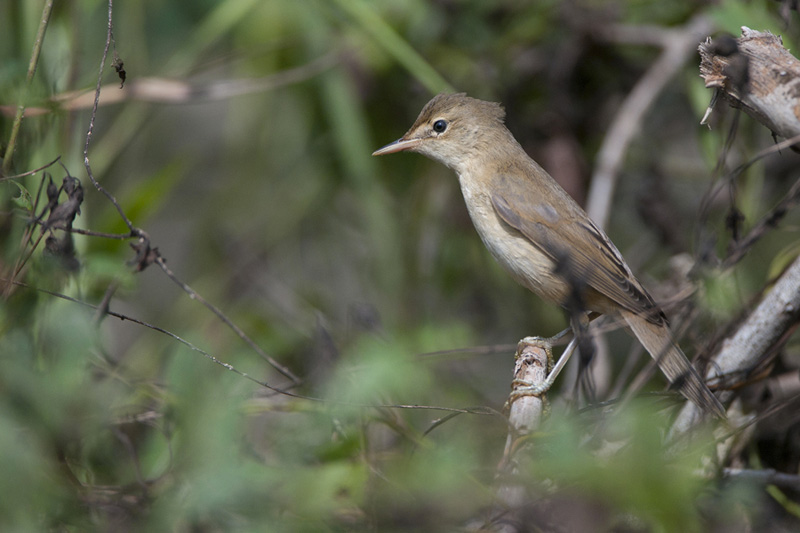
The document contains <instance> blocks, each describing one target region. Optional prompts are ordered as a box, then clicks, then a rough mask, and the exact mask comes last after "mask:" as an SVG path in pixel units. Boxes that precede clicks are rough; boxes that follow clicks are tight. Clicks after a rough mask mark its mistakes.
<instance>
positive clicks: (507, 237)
mask: <svg viewBox="0 0 800 533" xmlns="http://www.w3.org/2000/svg"><path fill="white" fill-rule="evenodd" d="M458 178H459V183H460V185H461V192H462V194H463V195H464V202H465V203H466V205H467V211H468V212H469V216H470V218H471V219H472V224H473V225H474V226H475V229H476V230H477V231H478V235H479V236H480V238H481V240H482V241H483V244H484V246H486V248H488V250H489V252H490V253H491V254H492V256H494V258H495V259H496V260H497V262H498V263H500V265H501V266H502V267H503V268H504V269H505V270H506V271H507V272H508V273H509V274H511V276H512V277H513V278H514V279H515V280H516V281H517V282H518V283H519V284H521V285H523V286H524V287H527V288H528V289H530V290H531V291H533V292H534V293H536V294H538V295H539V296H540V297H542V298H543V299H545V300H548V301H551V302H554V303H557V304H562V303H563V302H564V301H565V300H566V298H567V296H568V294H569V288H568V287H567V285H566V283H565V282H564V281H563V280H562V279H561V278H559V277H558V276H557V275H556V274H554V273H553V268H554V267H555V265H554V263H553V261H551V260H550V258H549V257H547V256H546V255H545V254H543V253H542V252H541V251H540V250H539V248H537V247H536V246H534V244H533V243H531V242H530V240H528V239H527V238H526V237H525V236H524V235H522V234H521V233H520V232H519V231H517V230H516V229H514V228H512V227H511V226H509V225H508V224H506V223H505V222H503V220H502V219H501V218H500V217H499V216H498V214H497V212H496V211H495V209H494V207H493V206H492V199H491V189H490V188H489V187H488V186H484V185H483V184H481V183H480V182H478V181H477V180H475V179H473V176H472V175H470V173H466V172H465V173H459V174H458Z"/></svg>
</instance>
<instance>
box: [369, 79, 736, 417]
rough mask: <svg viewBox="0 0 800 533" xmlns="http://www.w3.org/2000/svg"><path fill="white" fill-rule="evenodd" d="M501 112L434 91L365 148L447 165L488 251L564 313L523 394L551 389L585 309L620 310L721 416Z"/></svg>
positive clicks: (664, 363) (613, 256)
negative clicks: (548, 355)
mask: <svg viewBox="0 0 800 533" xmlns="http://www.w3.org/2000/svg"><path fill="white" fill-rule="evenodd" d="M504 117H505V111H504V110H503V108H502V107H501V106H500V105H499V104H497V103H493V102H485V101H482V100H477V99H475V98H470V97H468V96H466V95H465V94H440V95H438V96H436V97H434V98H433V99H432V100H431V101H430V102H428V104H427V105H426V106H425V107H424V108H423V109H422V112H421V113H420V115H419V117H418V118H417V120H416V122H414V125H413V126H411V129H409V130H408V132H407V133H406V134H405V135H403V136H402V137H401V138H400V139H398V140H397V141H395V142H393V143H390V144H388V145H386V146H384V147H383V148H380V149H379V150H376V151H375V152H374V153H373V154H372V155H383V154H391V153H395V152H401V151H411V152H417V153H420V154H423V155H425V156H427V157H429V158H431V159H434V160H436V161H439V162H440V163H443V164H444V165H446V166H448V167H449V168H451V169H453V170H454V171H455V172H456V174H458V180H459V183H460V184H461V192H462V193H463V195H464V201H465V202H466V204H467V210H468V211H469V214H470V217H471V218H472V223H473V224H474V225H475V229H476V230H477V231H478V234H479V235H480V237H481V240H482V241H483V243H484V245H486V247H487V248H488V249H489V251H490V252H491V253H492V255H493V256H494V258H495V259H496V260H497V261H498V262H499V263H500V264H501V265H502V266H503V268H505V270H506V271H508V273H509V274H511V276H512V277H513V278H514V279H515V280H516V281H517V282H518V283H520V284H521V285H523V286H525V287H527V288H528V289H530V290H531V291H533V292H534V293H536V294H538V295H539V296H540V297H542V298H543V299H545V300H547V301H549V302H553V303H556V304H559V305H561V306H564V307H566V308H567V309H568V310H569V311H570V312H571V315H572V320H571V322H572V328H573V331H574V333H575V336H574V337H573V339H572V341H571V342H570V344H569V345H568V346H567V348H566V350H565V351H564V354H563V355H562V356H561V358H560V359H559V361H558V363H557V364H556V365H555V367H554V369H553V370H552V371H551V373H550V375H549V376H548V378H547V380H546V382H545V384H544V385H542V386H529V387H527V389H522V392H523V393H527V394H533V395H539V394H541V393H543V392H545V391H546V390H547V389H548V388H549V387H550V386H552V384H553V381H554V380H555V378H556V376H557V375H558V372H560V370H561V369H562V368H563V366H564V364H565V363H566V361H567V359H568V358H569V356H570V355H571V353H572V352H573V351H574V348H575V346H576V343H577V340H578V338H579V336H580V335H579V333H580V330H581V329H582V328H583V327H584V326H585V324H586V323H587V321H588V315H589V313H600V314H613V315H618V316H620V317H622V319H623V320H624V321H625V323H626V324H627V325H628V327H629V328H630V329H631V330H632V331H633V333H634V335H636V337H637V338H638V339H639V341H640V342H641V343H642V345H643V346H644V347H645V348H646V349H647V351H648V352H649V353H650V355H651V356H652V357H653V358H654V359H655V361H656V362H657V363H658V366H659V368H661V370H662V372H664V374H665V375H666V376H667V378H668V379H669V380H670V382H671V383H672V386H673V387H675V388H677V389H678V390H679V391H680V392H681V393H682V394H683V395H684V396H686V397H687V398H688V399H689V400H691V401H693V402H694V403H696V404H697V405H698V406H700V407H701V408H703V409H704V410H705V411H708V412H710V413H713V414H714V415H716V416H718V417H724V416H725V411H724V409H723V408H722V405H721V404H720V403H719V401H718V400H717V398H716V397H715V396H714V394H713V393H712V392H711V391H710V390H709V389H708V387H707V386H706V384H705V382H704V381H703V380H702V379H701V377H700V375H699V374H698V373H697V370H696V369H695V368H694V367H693V366H692V364H691V363H690V362H689V361H688V359H687V358H686V356H685V355H684V354H683V352H682V351H681V349H680V348H679V347H678V345H677V344H676V343H675V341H674V340H673V338H672V334H671V332H670V328H669V325H668V323H667V319H666V317H665V316H664V314H663V312H662V311H661V309H660V308H659V307H658V306H657V305H656V304H655V302H654V301H653V299H652V298H651V297H650V295H649V294H648V293H647V291H646V290H645V289H644V287H642V285H641V283H639V281H638V280H637V279H636V278H635V277H634V275H633V273H632V272H631V270H630V268H629V267H628V265H627V264H626V263H625V260H624V259H623V258H622V255H620V253H619V251H618V250H617V248H616V247H615V246H614V244H613V243H612V242H611V241H610V240H609V238H608V237H607V236H606V234H605V233H604V232H603V230H601V229H600V228H598V227H597V226H596V225H595V224H594V223H593V222H592V221H591V220H590V219H589V217H588V215H587V214H586V213H585V212H584V210H583V209H581V207H580V206H578V204H577V203H575V201H574V200H573V199H572V198H571V197H570V196H569V195H568V194H567V193H566V191H564V189H562V188H561V186H559V185H558V184H557V183H556V182H555V180H553V178H552V177H550V175H549V174H548V173H547V172H546V171H545V170H544V169H543V168H542V167H540V166H539V165H538V164H537V163H536V162H535V161H534V160H533V159H531V158H530V157H529V156H528V154H526V153H525V151H524V150H523V148H522V146H520V145H519V143H518V142H517V140H516V139H515V138H514V136H513V135H512V134H511V132H510V131H509V130H508V128H506V126H505V124H504V123H503V120H504ZM526 340H528V339H523V341H522V342H525V341H526ZM518 392H520V391H519V389H518Z"/></svg>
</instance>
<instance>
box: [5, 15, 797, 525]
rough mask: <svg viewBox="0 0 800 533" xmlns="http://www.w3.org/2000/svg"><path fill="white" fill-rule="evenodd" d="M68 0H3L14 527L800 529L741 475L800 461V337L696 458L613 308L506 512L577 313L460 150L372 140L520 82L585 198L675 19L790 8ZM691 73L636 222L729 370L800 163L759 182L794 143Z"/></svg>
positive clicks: (555, 164)
mask: <svg viewBox="0 0 800 533" xmlns="http://www.w3.org/2000/svg"><path fill="white" fill-rule="evenodd" d="M52 4H53V3H52V2H49V3H48V1H47V0H40V1H31V0H26V1H22V0H10V1H9V2H5V3H2V4H0V57H2V58H3V59H2V62H0V155H2V157H3V161H2V175H0V205H2V207H0V210H1V213H2V218H1V219H0V253H1V254H2V255H0V271H1V272H2V278H3V282H2V284H0V286H2V288H3V291H4V292H3V299H2V303H1V304H0V391H2V394H0V450H2V453H0V529H2V530H3V531H44V530H54V531H87V530H100V531H138V530H141V531H405V530H408V531H440V530H442V531H444V530H448V531H452V530H458V529H470V528H471V529H478V528H481V527H484V528H486V529H487V530H492V528H499V527H500V525H501V523H503V522H504V521H506V522H509V523H506V524H505V525H506V527H511V523H513V524H515V526H514V527H516V528H517V529H516V530H520V531H521V530H526V531H534V530H559V529H566V530H576V531H589V530H594V531H603V530H615V531H616V530H619V531H622V530H625V531H710V530H717V529H719V530H722V529H724V530H734V531H735V530H737V529H742V530H756V531H758V530H773V531H778V530H787V531H788V530H794V529H796V528H797V527H798V518H799V517H800V506H799V505H800V501H798V488H799V487H800V485H799V484H795V485H794V486H793V485H792V482H793V478H791V479H790V480H789V481H788V482H787V483H783V484H781V483H775V482H774V480H772V479H771V478H770V479H769V480H766V481H765V479H764V478H760V479H755V480H754V479H753V478H755V477H757V476H751V477H747V478H746V479H745V478H743V477H737V476H735V475H733V474H732V470H727V471H723V470H722V468H723V467H729V468H735V469H740V468H741V469H747V470H748V471H749V472H769V469H775V470H777V471H778V472H781V473H785V474H795V473H797V471H798V467H799V464H798V463H799V462H800V456H798V453H797V450H798V449H800V442H798V435H799V434H800V433H798V427H800V426H799V425H798V419H797V416H796V414H795V413H796V412H797V409H791V406H793V405H794V406H796V405H797V392H796V389H791V388H790V389H789V390H792V391H794V393H793V394H794V396H792V395H791V394H790V396H789V398H788V399H782V400H781V402H780V403H779V402H776V401H774V396H775V392H774V391H775V390H776V389H775V387H776V386H778V384H780V383H786V382H789V383H790V385H791V386H794V382H793V381H791V379H790V378H791V376H796V375H797V368H798V363H800V353H799V351H798V344H797V341H796V340H795V339H794V338H792V337H789V336H787V338H786V339H785V341H786V343H785V345H784V346H782V347H779V349H778V350H777V352H776V354H775V355H776V359H775V362H774V364H773V365H771V366H770V368H769V370H770V372H765V373H763V375H761V376H760V379H758V380H754V381H753V382H751V383H748V384H747V385H746V386H742V387H741V388H739V389H737V398H738V401H740V402H742V403H741V410H742V412H743V413H744V415H747V416H752V417H753V423H752V424H749V425H746V426H744V427H743V428H741V429H737V430H735V431H733V434H734V437H735V438H734V444H733V445H732V446H731V447H728V448H726V452H725V457H724V458H723V459H722V461H721V462H716V461H715V460H710V461H709V457H710V456H712V455H713V449H714V445H715V444H716V443H717V440H716V439H720V440H721V439H722V438H723V437H727V436H728V435H727V434H723V433H718V434H712V433H711V432H710V431H705V430H702V431H701V432H700V433H698V435H697V436H696V437H695V439H694V440H693V441H692V443H691V445H689V446H687V447H686V448H684V449H682V450H680V451H675V450H671V451H670V450H668V448H667V447H665V444H664V435H665V433H666V431H667V430H668V428H669V425H670V420H671V418H672V417H673V416H674V414H675V411H676V407H677V405H678V404H679V403H680V401H681V400H680V398H678V397H677V396H675V395H674V394H671V393H670V394H664V393H663V390H664V382H663V379H662V378H661V377H660V376H655V377H653V378H652V379H649V380H647V381H646V386H645V388H644V390H640V391H638V392H637V393H636V400H635V401H633V402H630V403H625V404H623V405H621V406H620V405H619V404H618V403H617V400H618V399H620V398H621V397H623V396H624V395H625V392H626V391H630V390H632V389H630V385H631V383H633V382H634V381H635V379H634V378H635V377H636V376H637V374H640V373H646V372H647V363H648V359H649V358H647V357H646V355H642V354H641V353H640V352H641V350H639V349H638V348H637V345H636V344H635V343H632V340H631V338H630V337H629V336H628V335H626V334H625V333H624V332H621V331H613V332H610V333H609V334H608V335H606V336H605V337H604V339H605V341H604V345H605V347H606V348H605V349H603V348H602V346H603V344H601V347H600V348H599V349H598V353H599V354H600V355H602V354H603V353H607V357H598V359H599V360H598V361H597V362H596V365H595V368H598V369H599V370H598V371H595V372H594V373H593V379H594V383H593V384H594V387H593V394H577V393H574V394H573V392H574V391H573V385H574V383H575V381H576V380H575V377H574V375H573V376H571V377H570V376H569V375H567V376H562V378H560V379H559V382H558V383H557V385H556V387H555V389H554V390H553V391H552V392H551V393H550V400H551V402H552V410H551V413H550V416H549V418H548V420H547V422H546V423H545V425H544V426H543V427H541V428H539V431H537V432H536V433H534V434H533V435H532V436H531V437H530V438H529V439H527V442H528V444H529V446H528V448H526V449H525V450H524V452H525V453H521V454H519V456H518V457H517V460H518V463H519V477H518V479H517V481H516V482H517V483H519V484H520V485H521V486H522V487H524V489H525V490H524V492H525V498H526V499H525V500H524V503H525V504H524V505H523V506H522V509H523V511H522V512H521V513H519V512H518V513H516V514H513V515H511V514H504V513H503V506H504V504H505V503H507V502H504V501H503V499H502V497H500V496H498V486H499V485H500V484H501V483H502V482H501V481H500V480H498V479H497V477H496V473H497V465H498V463H499V462H500V461H501V460H502V459H503V447H504V444H505V439H506V434H507V431H508V428H507V424H506V419H505V417H504V416H503V414H502V411H503V404H504V402H505V400H506V398H507V395H508V392H509V384H510V381H511V376H512V372H513V357H512V356H513V353H514V349H515V346H516V342H517V340H518V339H519V338H521V337H523V336H526V335H533V334H536V335H552V334H555V333H556V332H558V331H559V330H560V329H562V328H564V327H565V326H566V321H565V317H564V315H563V312H562V311H560V310H558V309H555V308H553V307H552V306H549V305H547V304H544V303H542V302H540V301H538V300H537V299H536V298H535V297H533V296H532V295H531V294H529V293H528V292H527V291H525V290H524V289H522V288H520V287H519V286H518V285H516V284H515V283H514V282H513V280H511V279H510V278H509V277H508V276H507V275H506V274H505V273H503V272H502V271H501V270H500V267H499V266H497V265H496V264H495V263H494V262H493V260H492V259H491V257H490V256H489V254H488V253H487V252H486V251H485V249H484V248H483V245H482V244H481V242H480V240H479V239H478V238H477V236H476V235H475V232H474V230H473V228H472V226H471V223H470V221H469V217H468V215H467V213H466V210H465V208H464V205H463V200H462V199H461V196H460V192H459V190H458V185H457V182H456V179H455V177H454V175H453V174H452V172H451V171H449V170H448V169H446V168H444V167H441V166H440V165H437V164H435V163H432V162H430V161H428V160H427V159H425V158H423V157H420V156H413V155H396V156H392V157H391V158H385V159H384V158H381V159H377V158H372V157H370V154H371V152H372V151H373V150H375V149H376V148H378V147H380V146H382V145H383V144H386V143H388V142H390V141H392V140H394V139H396V138H398V137H399V136H400V135H402V133H403V132H405V130H406V129H407V128H408V127H409V126H410V125H411V123H412V122H413V120H414V118H415V117H416V115H417V113H418V112H419V110H420V109H421V107H422V105H424V103H425V102H427V101H428V99H429V98H430V97H431V96H432V95H433V94H435V93H437V92H440V91H450V90H458V91H465V92H467V93H469V94H470V95H473V96H476V97H479V98H483V99H487V100H493V101H500V102H503V104H504V105H505V107H506V109H507V111H508V120H507V122H508V124H509V127H510V129H511V130H512V131H513V132H514V133H515V135H516V136H517V138H518V139H519V140H520V142H521V143H522V144H523V146H525V147H526V149H527V150H528V151H529V153H531V155H533V156H534V158H536V159H537V160H538V161H540V162H541V163H542V164H543V166H545V167H546V168H547V169H548V170H549V171H550V172H551V174H553V175H554V177H556V178H557V179H558V180H559V181H560V182H561V183H562V184H563V185H564V187H565V188H567V190H568V191H569V192H570V193H571V194H573V195H574V196H575V197H576V198H577V199H578V200H579V201H580V202H582V203H583V202H585V200H586V194H587V190H588V188H589V187H590V186H591V181H590V175H591V169H592V168H594V167H595V166H596V163H595V161H596V157H597V153H598V150H599V149H600V147H601V146H602V144H603V143H604V141H605V135H606V133H607V132H608V130H609V127H610V125H611V124H612V122H613V121H614V119H615V117H617V116H618V113H619V110H620V107H621V105H622V104H623V103H624V101H625V100H626V98H627V97H628V95H629V94H630V93H631V91H632V90H633V88H634V87H635V86H636V85H637V83H639V82H640V80H641V79H642V77H643V76H644V75H645V73H646V72H648V69H649V68H650V67H651V66H652V65H653V64H654V61H656V59H657V58H658V57H659V54H660V48H659V46H658V42H659V41H658V39H660V38H664V36H665V35H667V34H665V33H663V32H664V31H665V30H675V31H676V32H679V31H680V30H681V29H685V28H686V26H687V25H688V24H689V23H690V22H691V21H696V20H700V19H702V20H703V21H706V23H707V24H708V28H709V30H710V31H709V34H712V35H717V34H719V33H720V32H728V33H731V34H733V35H735V36H738V35H739V33H740V30H739V28H740V27H741V26H743V25H746V26H749V27H752V28H755V29H759V30H771V31H772V32H773V33H776V34H781V35H782V37H783V40H784V44H785V45H786V48H788V49H789V50H791V51H792V52H794V53H796V51H797V50H798V47H797V44H796V43H798V37H800V35H799V34H798V32H797V27H798V13H797V12H794V11H787V10H786V9H784V8H786V7H787V6H788V5H789V4H790V2H775V1H767V0H753V1H745V0H726V1H723V2H696V1H688V0H679V1H673V2H663V1H633V0H630V1H625V0H618V1H608V2H596V1H590V0H572V1H568V2H558V1H539V2H532V1H531V2H519V1H511V0H495V1H491V2H484V1H478V0H475V1H463V2H455V1H446V0H439V1H429V2H424V1H421V0H393V1H383V0H381V1H375V2H368V1H366V0H332V1H325V0H305V1H300V2H298V1H296V0H270V1H267V2H262V1H257V0H219V1H210V0H203V1H198V0H172V1H170V2H117V3H115V4H114V5H113V10H112V9H110V3H104V2H99V1H84V2H56V3H55V4H54V5H52ZM48 5H51V7H52V11H50V10H49V9H48ZM43 11H44V16H43ZM110 15H111V16H112V17H113V18H112V20H113V36H112V37H111V38H110V39H109V34H108V30H109V16H110ZM37 35H39V37H38V38H37ZM669 35H671V34H669ZM36 43H38V45H39V46H40V52H37V48H38V47H37V46H35V44H36ZM698 44H699V40H698ZM107 45H108V51H107V54H104V48H105V47H106V46H107ZM692 48H694V47H692ZM32 50H33V52H32ZM101 61H104V62H103V63H101ZM101 65H103V67H102V71H100V70H99V69H100V68H101ZM34 68H35V72H34V71H33V69H34ZM98 72H101V76H102V90H101V92H100V100H99V106H98V107H97V109H96V114H95V110H94V109H93V105H94V100H95V92H94V89H95V86H96V85H97V83H98ZM677 72H678V73H677V74H676V75H674V76H671V77H670V78H669V80H668V83H667V84H666V85H665V87H664V88H663V90H660V91H659V92H658V94H656V95H655V100H654V103H653V105H652V107H651V108H650V110H649V111H648V112H647V114H646V115H645V119H644V121H643V124H642V127H641V129H640V131H639V134H638V135H637V136H636V137H634V138H633V140H632V142H631V144H630V145H629V146H628V148H627V150H626V152H625V154H626V155H625V158H624V160H623V165H622V167H621V169H620V171H619V182H618V184H617V189H616V193H615V195H614V197H613V203H612V206H613V207H612V210H611V213H610V218H609V223H608V227H607V229H608V233H609V235H610V236H611V237H612V239H613V240H614V241H615V243H616V244H617V246H618V247H619V248H620V250H621V251H622V253H623V255H625V256H626V258H627V259H628V260H629V262H630V264H631V266H632V267H633V269H634V270H635V271H636V272H637V274H638V275H639V277H640V278H641V279H642V280H643V282H644V283H645V285H646V286H648V287H649V288H650V289H651V290H652V291H651V292H652V293H653V295H654V296H655V297H656V298H657V299H658V300H660V301H663V302H664V303H665V307H666V311H667V313H668V314H669V315H670V317H671V319H672V320H673V324H674V325H675V327H676V331H679V332H680V333H681V345H682V347H683V348H684V350H685V351H686V352H687V354H689V355H690V356H696V357H697V358H699V359H701V360H702V359H704V358H707V357H708V356H709V355H710V353H711V352H712V351H713V349H714V347H715V346H716V345H718V343H719V342H720V341H721V340H722V339H723V338H724V337H725V336H726V335H727V334H728V333H729V332H730V331H733V330H735V328H736V325H737V319H738V318H740V317H741V316H742V315H743V314H744V313H746V312H747V310H749V309H751V308H752V307H753V305H754V303H756V302H757V301H758V299H759V297H760V295H761V294H762V291H764V290H765V289H768V287H769V285H770V283H771V282H772V281H773V280H774V279H775V277H776V276H777V275H778V274H779V273H780V272H781V270H782V269H783V268H784V267H785V265H786V264H788V262H789V261H791V260H792V259H794V257H796V256H797V251H798V248H797V233H796V232H797V224H798V222H800V217H798V214H797V213H796V212H795V211H791V210H790V211H789V212H788V213H787V214H786V217H785V218H784V219H783V220H782V221H781V223H780V224H779V225H778V226H777V227H775V228H770V230H769V231H768V232H766V233H765V234H764V235H763V236H762V237H761V238H760V239H759V240H758V242H756V243H755V245H754V246H753V248H752V249H751V250H750V251H749V252H748V253H747V254H746V255H745V256H744V258H743V259H742V260H741V261H738V262H736V263H735V264H732V265H727V264H726V265H724V267H723V266H721V264H722V263H721V260H724V258H725V257H726V255H727V254H728V253H729V251H730V250H731V249H732V248H735V246H736V243H737V238H738V237H739V236H740V235H741V234H742V233H743V232H746V231H747V230H748V228H751V227H752V226H753V225H754V224H755V223H756V221H758V220H760V219H762V217H764V216H768V215H769V214H770V213H771V210H772V209H773V207H774V206H775V205H776V204H777V203H778V202H779V200H780V199H781V198H783V197H784V196H785V195H786V193H787V191H788V190H789V189H790V188H791V186H792V184H793V183H794V182H795V181H796V180H797V179H798V178H800V176H799V175H798V168H800V164H799V163H800V157H798V155H797V154H796V153H794V152H792V151H790V150H783V151H781V152H780V153H779V154H773V155H770V156H769V157H766V158H763V159H760V160H758V161H757V162H755V163H754V164H752V165H750V166H749V167H747V169H746V170H744V171H743V172H741V173H737V172H734V169H736V168H737V167H738V166H739V165H740V164H742V163H745V162H750V161H751V160H752V159H753V158H754V156H755V155H756V154H757V153H758V152H759V151H760V150H762V149H764V148H767V147H769V146H771V145H772V144H773V139H772V137H771V135H770V132H769V131H768V130H767V129H765V128H764V127H763V126H762V125H760V124H758V123H757V122H755V121H754V120H752V119H751V118H749V117H747V116H746V115H739V114H738V113H737V112H736V111H735V110H732V109H727V108H726V105H724V104H718V105H717V106H716V108H715V111H714V114H713V115H712V121H711V126H712V127H711V128H710V129H709V128H705V127H701V126H700V125H699V121H700V118H701V117H702V116H703V113H704V111H705V109H706V107H707V105H708V103H709V101H710V98H711V91H709V90H707V89H705V88H704V86H703V82H702V80H701V79H700V78H699V76H698V70H697V56H696V54H689V55H687V56H686V58H685V61H684V62H683V63H682V64H681V65H680V68H679V69H678V70H677ZM123 73H124V79H123V75H122V74H123ZM20 105H24V106H25V110H26V111H25V116H24V119H23V120H20V117H19V113H18V110H19V109H20V108H19V107H18V106H20ZM90 129H91V135H87V132H89V131H90ZM86 147H88V152H86V155H87V156H88V160H87V164H84V155H85V154H84V149H85V148H86ZM56 160H57V161H56ZM45 167H46V168H45ZM36 169H38V170H37V171H36V172H33V171H34V170H36ZM89 173H91V177H90V175H89ZM92 177H93V178H94V180H96V183H93V180H92V179H91V178H92ZM65 178H66V179H65ZM74 178H77V180H78V181H77V182H76V181H74ZM51 180H52V181H51ZM51 183H52V184H53V185H52V186H50V184H51ZM720 183H722V184H723V185H724V186H723V187H720V188H718V189H716V190H717V191H718V192H719V193H718V194H714V195H711V194H709V191H711V190H712V188H713V187H714V186H716V185H719V184H720ZM70 228H71V229H72V230H73V231H72V232H71V233H70V232H68V231H65V230H67V229H70ZM632 345H633V347H632ZM631 358H633V361H632V363H631V364H630V365H626V361H627V360H629V359H631ZM623 369H625V370H624V371H623ZM231 370H232V371H231ZM781 380H783V381H781ZM590 392H592V391H590ZM634 392H636V391H634ZM573 398H577V399H576V400H574V401H572V399H573ZM787 405H788V406H789V407H790V408H788V409H787V408H785V407H786V406H787ZM776 408H777V409H776ZM700 465H704V468H705V469H706V471H705V473H702V474H701V473H700ZM789 477H791V476H789ZM770 483H772V484H770ZM512 518H513V520H512Z"/></svg>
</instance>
